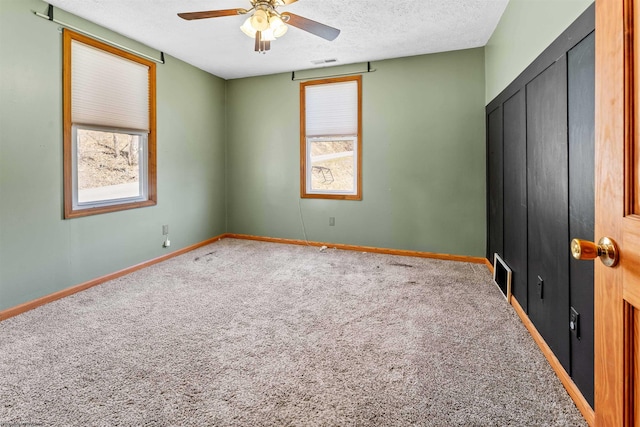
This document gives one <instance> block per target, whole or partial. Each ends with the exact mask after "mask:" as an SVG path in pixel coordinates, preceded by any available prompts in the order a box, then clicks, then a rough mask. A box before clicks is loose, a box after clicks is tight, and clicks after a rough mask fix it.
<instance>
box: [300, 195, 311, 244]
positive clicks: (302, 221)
mask: <svg viewBox="0 0 640 427" xmlns="http://www.w3.org/2000/svg"><path fill="white" fill-rule="evenodd" d="M298 212H299V213H300V223H301V224H302V234H303V236H304V241H305V242H306V243H307V246H311V245H310V244H309V239H307V229H306V227H305V225H304V217H303V215H302V198H298Z"/></svg>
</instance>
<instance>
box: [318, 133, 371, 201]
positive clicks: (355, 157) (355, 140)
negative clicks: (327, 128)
mask: <svg viewBox="0 0 640 427" xmlns="http://www.w3.org/2000/svg"><path fill="white" fill-rule="evenodd" d="M332 141H352V142H353V186H352V188H353V190H351V191H347V190H314V189H313V188H311V184H312V179H311V176H312V173H313V171H312V169H313V161H312V157H311V145H312V144H313V143H314V142H332ZM306 151H307V161H306V168H307V175H306V176H307V177H308V179H306V186H307V194H332V195H346V196H353V195H356V194H357V192H358V151H359V150H358V136H354V135H349V136H332V137H321V136H316V137H311V138H306Z"/></svg>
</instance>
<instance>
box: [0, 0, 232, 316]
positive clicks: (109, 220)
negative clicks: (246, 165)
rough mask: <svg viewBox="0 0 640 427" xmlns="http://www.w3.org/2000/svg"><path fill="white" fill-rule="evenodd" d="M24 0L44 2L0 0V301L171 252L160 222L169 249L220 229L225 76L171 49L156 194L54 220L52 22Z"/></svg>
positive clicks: (56, 134) (58, 194)
mask: <svg viewBox="0 0 640 427" xmlns="http://www.w3.org/2000/svg"><path fill="white" fill-rule="evenodd" d="M34 10H35V11H39V12H45V11H46V4H45V3H43V2H41V1H38V0H0V100H1V102H0V310H2V309H6V308H9V307H12V306H15V305H17V304H20V303H23V302H26V301H30V300H33V299H35V298H38V297H41V296H43V295H47V294H50V293H52V292H55V291H59V290H61V289H64V288H67V287H69V286H73V285H76V284H79V283H82V282H84V281H87V280H90V279H93V278H96V277H99V276H102V275H105V274H108V273H112V272H114V271H118V270H120V269H123V268H126V267H129V266H132V265H135V264H137V263H140V262H143V261H146V260H149V259H152V258H155V257H157V256H160V255H163V254H166V253H169V249H163V248H162V241H163V237H162V227H161V226H162V224H169V226H170V232H171V233H170V237H171V248H170V249H171V250H176V249H180V248H181V247H185V246H188V245H191V244H194V243H197V242H200V241H202V240H205V239H207V238H209V237H213V236H215V235H218V234H220V233H223V232H224V231H225V200H224V199H225V194H224V191H225V187H224V181H225V175H224V151H225V148H224V141H225V81H224V80H222V79H219V78H217V77H214V76H211V75H210V74H207V73H205V72H203V71H200V70H198V69H196V68H194V67H192V66H190V65H187V64H185V63H183V62H180V61H178V60H176V59H174V58H171V57H167V58H166V64H164V65H158V67H157V86H158V89H157V113H158V118H157V133H158V140H157V151H158V153H157V161H158V205H157V206H154V207H149V208H142V209H135V210H130V211H125V212H118V213H112V214H104V215H97V216H92V217H87V218H80V219H72V220H63V219H62V203H63V195H62V185H63V182H62V83H61V82H62V42H61V33H60V32H59V27H58V25H56V24H54V23H51V22H48V21H46V20H44V19H41V18H38V17H36V16H35V15H34V14H33V13H32V11H34ZM56 13H58V12H56ZM69 19H72V20H73V23H74V24H76V25H78V26H80V27H81V28H83V29H86V30H89V31H91V32H93V33H95V34H97V35H99V36H108V37H109V38H110V39H112V40H114V41H116V42H120V43H122V44H125V45H128V46H131V47H135V48H138V49H143V50H144V49H145V48H144V47H140V46H139V45H138V44H137V43H135V42H133V41H129V40H127V39H125V38H123V37H121V36H118V35H116V34H112V33H110V32H109V31H107V30H104V29H102V28H99V27H97V26H95V25H93V24H90V23H88V22H86V21H82V20H80V19H79V18H75V17H72V16H69V15H65V20H69ZM146 50H147V51H149V53H153V54H154V55H156V56H157V55H158V53H157V52H153V51H152V50H150V49H148V48H146Z"/></svg>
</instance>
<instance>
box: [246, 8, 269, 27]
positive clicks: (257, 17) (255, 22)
mask: <svg viewBox="0 0 640 427" xmlns="http://www.w3.org/2000/svg"><path fill="white" fill-rule="evenodd" d="M250 22H251V26H252V27H253V28H254V29H255V30H256V31H264V30H266V29H267V28H269V15H267V12H265V11H264V10H262V9H260V10H256V11H255V13H254V14H253V16H252V17H251V18H250Z"/></svg>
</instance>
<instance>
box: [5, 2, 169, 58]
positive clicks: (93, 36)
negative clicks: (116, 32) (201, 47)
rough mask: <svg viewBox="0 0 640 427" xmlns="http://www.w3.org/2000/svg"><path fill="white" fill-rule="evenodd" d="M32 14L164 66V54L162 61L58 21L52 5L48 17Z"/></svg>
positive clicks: (162, 54) (49, 7) (48, 9)
mask: <svg viewBox="0 0 640 427" xmlns="http://www.w3.org/2000/svg"><path fill="white" fill-rule="evenodd" d="M0 1H2V0H0ZM32 12H33V13H34V15H36V16H39V17H40V18H43V19H46V20H47V21H51V22H55V23H56V24H58V25H60V26H61V27H64V28H68V29H70V30H73V31H76V32H78V33H81V34H84V35H85V36H89V37H91V38H94V39H96V40H99V41H101V42H104V43H107V44H109V45H111V46H113V47H117V48H118V49H122V50H126V51H127V52H130V53H133V54H134V55H138V56H141V57H143V58H146V59H149V60H151V61H153V62H156V63H158V64H164V52H160V59H157V58H154V57H153V56H150V55H146V54H144V53H142V52H138V51H137V50H134V49H131V48H128V47H126V46H123V45H121V44H118V43H115V42H112V41H110V40H107V39H105V38H103V37H100V36H96V35H95V34H91V33H90V32H88V31H85V30H82V29H80V28H78V27H74V26H73V25H71V24H67V23H66V22H62V21H58V20H57V19H55V18H54V17H53V5H51V4H49V5H48V7H47V14H46V15H45V14H44V13H40V12H36V11H32Z"/></svg>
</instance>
